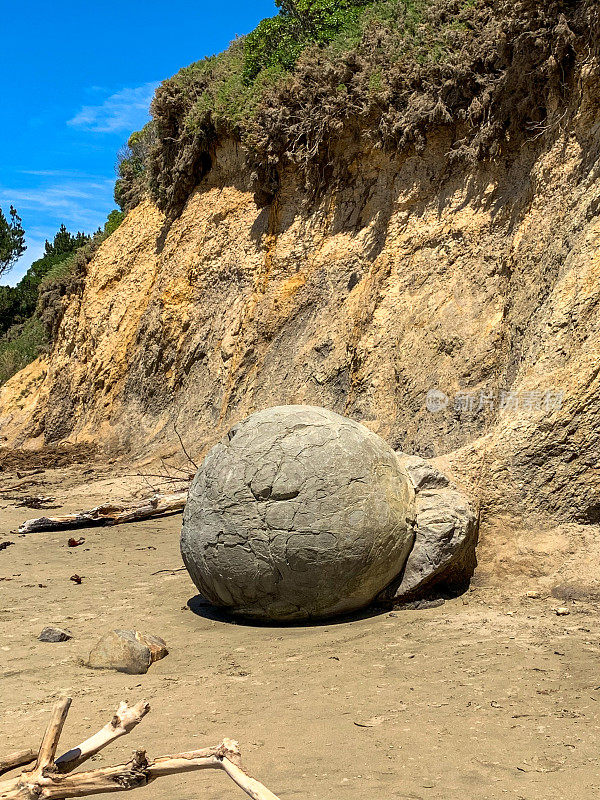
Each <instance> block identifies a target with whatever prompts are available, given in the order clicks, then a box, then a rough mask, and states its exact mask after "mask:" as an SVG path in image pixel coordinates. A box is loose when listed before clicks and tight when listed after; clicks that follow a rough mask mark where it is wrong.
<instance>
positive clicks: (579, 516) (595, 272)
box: [0, 70, 600, 522]
mask: <svg viewBox="0 0 600 800" xmlns="http://www.w3.org/2000/svg"><path fill="white" fill-rule="evenodd" d="M586 74H587V73H586V72H585V70H584V72H583V73H582V78H581V83H580V95H579V97H578V98H577V107H576V109H574V111H573V113H572V114H571V115H570V117H569V119H570V121H569V123H568V124H565V125H564V127H557V128H556V129H554V130H552V131H544V132H543V135H539V136H537V135H532V137H531V139H530V141H529V143H528V144H527V145H526V146H523V147H522V148H521V149H520V150H519V152H518V153H517V154H513V155H512V156H511V157H510V159H508V158H507V159H504V160H501V161H496V162H488V163H481V164H479V165H478V166H475V167H473V168H472V169H471V170H470V171H465V170H464V168H462V169H457V170H456V171H455V172H451V171H449V170H447V169H446V170H443V168H442V165H443V164H444V163H445V162H444V158H445V154H446V152H447V149H448V146H449V141H448V140H446V139H445V138H444V133H443V131H442V132H438V134H437V135H436V136H432V137H430V139H429V144H428V147H427V149H426V150H425V152H424V154H423V155H421V156H416V155H414V154H413V155H406V156H400V157H393V156H390V155H385V154H383V153H381V152H380V151H368V150H362V149H361V147H360V145H357V144H356V143H351V142H348V143H347V148H346V149H345V157H346V161H347V167H348V174H349V179H348V181H347V182H346V183H345V184H344V186H343V187H342V188H338V189H336V190H335V191H333V190H332V191H330V192H329V193H327V194H326V195H325V196H324V197H323V198H322V199H320V200H319V201H313V200H311V198H310V197H308V196H306V194H305V193H304V192H303V190H302V189H301V187H300V186H299V184H298V181H297V180H296V177H295V175H294V174H293V172H290V171H288V172H287V173H286V174H284V175H283V176H282V178H281V187H280V191H279V194H278V196H277V199H276V201H275V202H274V203H273V204H272V205H271V206H269V207H267V208H265V209H262V210H260V209H258V208H257V207H256V205H255V203H254V200H253V192H252V188H251V181H250V176H249V174H248V171H247V169H246V167H245V166H244V158H243V156H242V153H241V151H240V150H238V148H237V147H236V145H235V143H233V142H224V143H222V144H221V145H219V147H218V148H217V150H216V151H215V154H214V158H213V166H212V169H211V170H210V172H209V173H208V175H207V176H206V177H205V178H204V179H203V181H202V183H201V184H200V186H199V187H198V188H197V189H196V190H195V192H194V193H193V195H192V196H191V197H190V199H189V200H188V202H187V204H186V206H185V209H184V211H183V213H182V214H181V216H180V217H179V218H178V219H176V220H175V221H174V222H172V223H171V224H170V225H169V226H167V224H166V223H165V220H164V217H163V216H162V214H161V213H160V212H159V211H157V210H156V208H155V207H154V206H152V205H151V204H150V203H149V202H145V203H143V204H142V205H140V206H138V207H137V208H135V209H134V210H133V211H131V212H130V213H129V215H128V217H127V219H126V220H125V222H124V223H123V224H122V226H121V227H120V228H119V229H118V230H117V231H116V232H115V233H114V234H113V235H112V236H111V237H110V238H109V239H108V240H107V241H106V242H105V243H104V244H103V245H102V247H101V249H100V250H99V252H98V254H97V255H96V257H95V258H94V260H93V261H92V263H91V264H90V266H89V268H88V274H87V277H86V280H85V286H84V289H83V292H82V293H81V294H80V295H78V296H73V297H71V298H70V300H69V302H68V303H67V304H66V307H65V309H64V315H63V318H62V322H61V324H60V329H59V334H58V338H57V341H56V343H55V345H54V348H53V350H52V352H51V353H50V355H49V356H48V357H47V358H44V359H40V360H38V361H37V362H34V364H32V365H30V366H29V367H28V368H27V369H26V370H24V371H23V372H21V373H19V374H18V375H16V376H15V377H14V378H13V379H12V380H11V381H9V383H7V384H6V385H4V386H3V387H2V388H1V389H0V430H1V432H2V435H3V436H4V437H6V442H7V443H8V444H9V445H11V446H13V445H14V446H26V447H36V446H40V445H42V444H44V443H51V442H57V441H60V440H69V441H94V442H98V443H99V444H100V445H102V446H104V447H106V448H107V449H108V450H111V451H113V452H130V453H133V454H134V455H136V456H142V455H147V454H149V453H150V454H152V453H158V452H166V451H168V450H173V447H174V442H176V441H177V440H176V434H175V431H174V425H175V426H176V427H177V430H178V431H179V433H180V434H181V435H182V436H183V438H184V440H185V442H186V444H187V445H189V446H190V447H193V448H194V450H195V451H196V452H201V451H202V450H203V449H205V448H206V447H208V446H209V445H211V444H213V443H214V442H215V441H216V440H217V439H218V438H219V437H220V436H221V435H222V434H223V432H224V431H225V430H226V429H228V428H229V427H230V426H231V425H232V424H233V423H235V422H236V421H237V420H240V419H242V418H243V417H245V416H246V415H248V414H249V413H251V412H252V411H254V410H257V409H260V408H264V407H266V406H270V405H276V404H283V403H310V404H315V405H323V406H326V407H328V408H331V409H333V410H335V411H337V412H339V413H342V414H347V415H349V416H351V417H353V418H354V419H358V420H360V421H362V422H364V423H365V424H366V425H368V426H369V427H370V428H372V429H373V430H375V431H377V432H378V433H379V434H381V435H382V436H383V437H384V438H385V439H386V440H388V441H389V442H390V443H391V444H392V445H393V446H394V447H395V448H399V449H402V450H404V451H406V452H410V453H417V454H421V455H424V456H429V457H432V456H438V457H440V459H441V461H442V462H444V463H445V466H446V467H447V468H450V469H451V470H452V471H453V472H454V474H455V476H456V477H457V478H458V479H459V480H461V481H462V482H464V483H465V484H468V485H469V486H470V489H471V491H473V492H475V493H476V494H477V495H478V496H479V498H480V499H481V501H482V502H483V506H484V509H486V510H487V511H489V512H491V511H494V512H497V513H498V514H501V513H503V512H504V511H507V512H508V511H509V512H510V513H511V514H514V513H515V512H516V511H536V512H540V511H541V512H544V513H550V514H551V515H552V517H553V518H554V519H558V520H570V521H580V522H597V521H598V520H599V519H600V493H599V489H600V477H599V475H600V473H599V469H598V459H599V454H600V446H599V441H598V437H599V432H600V401H599V399H598V390H599V388H600V380H599V378H598V373H599V371H600V360H599V355H600V353H599V345H600V316H599V313H598V312H599V303H600V292H599V291H598V286H599V285H600V283H599V281H600V216H598V213H599V208H600V178H599V174H598V164H599V163H600V161H599V159H600V126H599V122H598V120H599V119H600V117H599V116H598V112H599V106H598V104H597V93H595V88H594V83H595V81H594V78H593V73H592V72H590V73H589V76H588V77H586ZM536 136H537V138H536ZM431 389H439V390H441V391H442V392H444V393H445V394H446V395H447V397H448V398H449V399H448V403H447V405H446V406H445V407H444V408H442V409H441V410H440V411H437V412H433V411H431V410H429V409H428V408H427V402H426V400H427V394H428V391H429V390H431ZM461 392H463V393H465V392H466V393H467V394H466V395H464V394H462V395H461V394H460V393H461ZM502 393H504V394H502ZM507 393H508V394H507ZM561 393H562V396H560V395H561ZM501 397H503V398H504V405H505V406H506V407H505V408H501V407H500V406H501Z"/></svg>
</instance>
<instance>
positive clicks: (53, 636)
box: [38, 625, 73, 642]
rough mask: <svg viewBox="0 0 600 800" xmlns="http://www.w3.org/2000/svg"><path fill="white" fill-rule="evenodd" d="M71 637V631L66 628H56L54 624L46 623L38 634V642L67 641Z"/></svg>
mask: <svg viewBox="0 0 600 800" xmlns="http://www.w3.org/2000/svg"><path fill="white" fill-rule="evenodd" d="M72 638H73V634H72V633H71V631H69V630H67V629H66V628H57V627H56V626H55V625H46V627H45V628H44V630H43V631H42V632H41V633H40V635H39V636H38V639H39V640H40V642H68V641H69V639H72Z"/></svg>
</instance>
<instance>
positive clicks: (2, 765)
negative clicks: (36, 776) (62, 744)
mask: <svg viewBox="0 0 600 800" xmlns="http://www.w3.org/2000/svg"><path fill="white" fill-rule="evenodd" d="M36 757H37V753H36V751H35V750H19V751H18V752H17V753H11V754H10V755H8V756H4V757H3V758H2V757H0V775H3V774H4V773H5V772H10V770H11V769H16V768H17V767H24V766H25V765H26V764H31V762H32V761H35V759H36Z"/></svg>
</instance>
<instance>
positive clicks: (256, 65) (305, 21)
mask: <svg viewBox="0 0 600 800" xmlns="http://www.w3.org/2000/svg"><path fill="white" fill-rule="evenodd" d="M371 2H372V0H276V2H275V5H276V6H278V8H279V9H280V13H279V14H278V15H277V16H276V17H270V18H268V19H264V20H263V21H262V22H261V23H259V25H258V26H257V27H256V28H255V30H253V31H252V32H251V33H249V34H248V36H246V38H245V40H244V65H243V70H242V80H243V82H244V83H245V84H246V85H248V84H250V83H252V82H253V81H254V80H255V79H256V77H257V76H258V75H259V73H260V72H261V71H262V70H264V69H269V68H271V67H282V68H283V69H285V70H290V69H292V68H293V67H294V66H295V64H296V61H297V60H298V58H299V56H300V54H301V53H302V51H303V50H305V49H306V48H307V47H308V46H309V45H313V44H317V45H325V44H329V42H331V41H332V39H334V38H335V36H336V35H337V34H338V33H339V32H340V31H342V30H343V29H351V28H354V29H357V30H358V21H359V18H360V14H361V12H362V11H363V10H364V7H365V6H367V5H370V3H371Z"/></svg>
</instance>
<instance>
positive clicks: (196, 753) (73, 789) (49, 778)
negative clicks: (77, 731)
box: [0, 698, 278, 800]
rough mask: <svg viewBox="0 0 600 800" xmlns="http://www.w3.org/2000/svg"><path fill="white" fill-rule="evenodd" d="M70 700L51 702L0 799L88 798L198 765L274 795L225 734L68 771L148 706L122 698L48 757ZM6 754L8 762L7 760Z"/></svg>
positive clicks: (258, 796) (264, 799)
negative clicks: (199, 746) (102, 721)
mask: <svg viewBox="0 0 600 800" xmlns="http://www.w3.org/2000/svg"><path fill="white" fill-rule="evenodd" d="M70 704H71V700H70V699H69V698H63V699H62V700H60V701H59V702H58V703H56V705H55V706H54V710H53V712H52V718H51V720H50V723H49V725H48V728H47V729H46V733H45V734H44V738H43V740H42V745H41V747H40V750H39V753H38V756H37V761H36V764H35V767H34V768H33V770H31V771H29V772H22V773H21V774H20V775H18V776H17V777H16V778H11V779H9V780H3V781H0V800H36V799H37V798H40V797H43V798H49V799H50V800H53V799H56V800H63V798H70V797H89V796H91V795H94V794H104V793H105V792H119V791H127V790H129V789H136V788H138V787H140V786H145V785H146V784H148V783H150V782H151V781H153V780H156V779H157V778H160V777H163V776H164V775H173V774H178V773H183V772H191V771H193V770H201V769H219V770H222V771H224V772H225V773H226V774H227V775H229V777H230V778H231V779H232V780H233V781H234V783H236V784H237V785H238V786H239V787H240V789H242V790H243V791H244V792H245V793H246V794H247V795H248V796H249V797H251V798H253V800H278V798H277V796H276V795H274V794H273V792H271V791H269V790H268V789H267V787H266V786H263V784H262V783H260V782H259V781H257V780H255V779H254V778H252V777H251V776H250V775H248V773H247V772H246V771H245V770H244V769H243V768H242V766H241V760H240V751H239V748H238V745H237V742H234V741H233V740H231V739H224V740H223V741H222V742H221V744H220V745H217V746H216V747H207V748H205V749H203V750H193V751H192V752H189V753H179V754H178V755H174V756H164V757H162V758H157V759H154V760H153V761H148V759H147V758H146V753H145V751H143V750H138V751H137V752H136V753H135V754H134V756H133V758H132V759H131V761H129V762H127V763H126V764H118V765H117V766H114V767H104V768H101V769H95V770H92V771H91V772H82V773H72V770H73V769H75V768H76V767H77V766H79V765H80V764H82V763H83V762H84V761H86V760H87V759H88V758H91V756H93V755H95V753H98V752H99V751H100V750H102V749H103V748H104V747H106V746H107V745H108V744H110V743H111V742H113V741H114V740H115V739H117V738H119V736H123V735H125V734H127V733H129V732H130V731H131V730H133V728H134V727H135V726H136V725H137V724H138V723H139V722H140V721H141V720H142V719H143V718H144V716H145V715H146V714H147V713H148V711H149V710H150V707H149V706H148V704H147V703H145V702H141V703H138V704H137V705H135V706H132V707H131V708H130V707H129V706H127V704H126V703H121V705H120V706H119V708H118V710H117V713H116V714H115V716H114V718H113V719H112V720H111V721H110V722H109V723H108V724H107V725H105V726H104V728H102V730H100V731H99V732H98V733H96V734H95V735H94V736H91V737H90V738H89V739H86V741H85V742H83V743H82V744H80V745H79V746H78V747H76V748H73V749H72V750H69V751H68V752H67V753H65V754H64V755H62V756H60V758H57V759H56V761H54V756H55V753H56V748H57V745H58V740H59V738H60V734H61V731H62V728H63V725H64V722H65V719H66V716H67V713H68V711H69V706H70ZM25 752H27V753H28V754H29V753H31V751H23V753H20V754H17V753H15V754H13V756H9V758H8V759H4V760H2V759H0V765H3V764H8V763H12V764H13V766H20V765H22V764H23V763H24V762H22V761H20V760H19V759H20V758H25V757H26V756H25ZM10 759H13V761H12V762H10ZM15 759H16V760H15ZM29 760H32V759H28V761H27V762H25V763H29ZM10 768H11V767H8V769H10Z"/></svg>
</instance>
